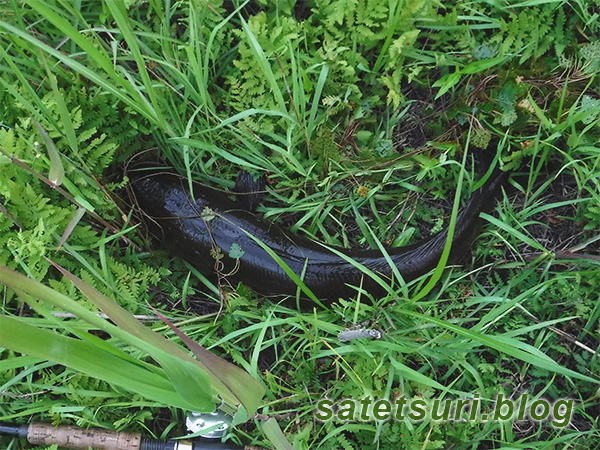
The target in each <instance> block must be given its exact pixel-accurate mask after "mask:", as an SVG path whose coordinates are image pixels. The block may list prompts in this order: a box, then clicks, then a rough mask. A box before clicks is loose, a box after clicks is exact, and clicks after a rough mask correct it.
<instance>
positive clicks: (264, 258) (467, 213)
mask: <svg viewBox="0 0 600 450" xmlns="http://www.w3.org/2000/svg"><path fill="white" fill-rule="evenodd" d="M132 178H133V181H132V187H133V191H134V193H135V196H136V199H137V202H138V204H139V206H140V208H141V209H142V211H143V212H144V213H145V215H147V216H148V217H149V218H150V221H149V222H150V223H151V224H153V228H154V229H155V230H154V231H155V234H156V235H157V237H158V238H160V239H161V241H162V242H163V246H164V247H165V248H166V249H168V250H169V251H171V252H172V253H173V254H175V255H177V256H180V257H182V258H185V259H186V260H188V261H189V262H190V263H191V264H193V265H194V266H195V267H196V268H197V269H198V270H200V271H201V272H203V273H205V274H216V273H217V272H220V273H221V275H227V274H230V275H228V280H233V281H241V282H242V283H244V284H245V285H246V286H248V287H250V288H252V289H253V290H255V291H256V292H258V293H260V294H264V295H286V296H295V295H296V293H297V292H298V286H297V284H296V283H295V282H294V281H293V280H292V279H291V278H290V276H288V274H286V272H285V271H284V269H283V268H282V266H281V265H280V264H279V263H278V262H277V261H276V260H275V259H274V258H273V257H272V256H271V255H270V254H269V253H268V252H267V251H266V250H265V249H264V248H263V247H262V246H261V245H260V244H259V243H257V242H256V241H255V240H254V239H252V238H251V237H250V236H254V237H255V238H256V239H257V240H260V241H261V242H262V243H263V244H264V245H266V246H267V247H269V248H270V249H271V250H272V251H273V253H274V254H275V255H276V256H277V257H278V258H280V259H281V261H282V262H283V263H285V264H286V265H287V266H288V267H289V269H291V270H292V271H293V272H294V273H295V274H296V275H298V277H300V278H301V279H302V280H303V282H304V284H305V285H306V286H307V287H308V289H310V291H312V293H313V294H314V295H315V296H316V297H317V298H318V299H320V300H327V301H334V300H337V299H338V298H340V297H351V296H355V295H356V294H357V290H356V289H355V288H353V287H352V286H361V287H362V289H364V290H365V291H366V292H368V293H370V294H372V295H374V296H381V295H385V292H386V291H385V289H384V288H382V286H381V285H380V284H379V283H377V282H376V281H375V280H373V279H372V278H371V277H369V276H367V275H365V274H364V272H363V271H361V270H360V269H359V268H357V267H356V266H355V265H354V264H352V263H351V262H349V261H348V259H351V260H352V261H354V262H355V263H358V264H361V265H363V266H364V267H365V268H367V269H368V270H370V271H372V272H373V273H375V274H377V275H378V276H379V277H381V278H383V279H384V280H385V281H387V282H390V281H391V280H392V279H393V278H394V276H393V271H392V268H391V267H390V264H389V263H388V261H387V260H386V258H385V257H384V256H383V255H382V253H381V252H380V251H379V250H354V249H346V248H341V247H328V246H325V245H323V244H320V243H318V242H316V241H313V240H310V239H308V238H305V237H303V236H300V235H296V234H294V233H291V232H290V231H287V230H283V229H281V228H280V227H279V226H277V225H276V224H274V223H272V222H269V221H267V220H265V219H262V218H261V217H258V216H257V215H255V214H253V213H252V212H250V211H248V210H246V209H243V208H241V207H240V205H239V204H238V203H237V202H235V201H233V200H231V199H230V198H229V196H228V195H227V194H225V193H223V192H221V191H217V190H215V189H212V188H210V187H207V186H204V185H200V184H195V185H194V199H195V200H192V196H191V195H190V191H189V187H188V181H187V179H186V178H183V177H181V176H179V175H175V174H173V173H169V172H167V171H162V170H154V171H150V172H148V171H147V172H140V173H139V174H138V175H133V177H132ZM505 179H506V174H505V173H503V172H500V171H496V172H494V173H493V174H492V175H491V176H490V178H489V179H488V180H487V181H486V183H485V184H484V185H483V186H482V187H481V188H480V189H478V190H477V191H475V192H474V193H473V195H472V196H471V198H470V200H469V202H468V204H467V205H466V206H465V207H464V208H463V209H462V210H461V211H460V212H459V214H458V217H457V220H456V225H455V230H454V237H453V242H452V249H451V253H450V257H449V261H448V263H449V264H455V263H457V262H459V260H460V259H461V258H462V257H463V256H464V255H465V253H466V252H467V250H468V249H469V247H470V245H471V243H472V242H473V240H474V239H475V237H476V236H477V234H478V231H479V226H480V219H479V213H480V212H481V211H484V210H487V209H488V208H490V207H491V206H492V205H493V204H494V202H495V197H496V195H497V193H498V192H499V190H500V186H501V185H502V184H503V182H504V180H505ZM245 181H247V180H245ZM242 184H243V183H242ZM239 185H240V183H238V188H237V189H236V190H238V191H239V190H240V186H239ZM250 204H252V205H254V204H256V201H255V198H254V197H253V200H252V201H251V202H250ZM447 233H448V230H447V229H446V230H443V231H441V232H440V233H438V234H436V235H433V236H431V237H429V238H427V239H424V240H422V241H419V242H417V243H415V244H412V245H408V246H405V247H399V248H392V249H390V250H389V251H388V255H389V257H390V259H391V261H392V263H393V264H394V265H395V266H396V268H397V270H398V272H399V273H400V274H401V275H402V278H403V279H404V281H405V282H408V281H411V280H414V279H415V278H418V277H420V276H421V275H424V274H426V273H428V272H429V271H431V270H432V269H433V268H435V267H436V265H437V264H438V262H439V260H440V257H441V255H442V251H443V249H444V246H445V244H446V237H447ZM330 248H333V249H334V250H335V251H336V252H337V254H336V252H334V251H332V250H330ZM217 255H219V256H218V262H217V258H216V256H217ZM340 255H344V256H345V258H344V257H343V256H340ZM300 297H301V298H303V299H306V298H308V296H307V295H306V293H304V292H300Z"/></svg>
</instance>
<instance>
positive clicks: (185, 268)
mask: <svg viewBox="0 0 600 450" xmlns="http://www.w3.org/2000/svg"><path fill="white" fill-rule="evenodd" d="M222 3H223V2H219V1H214V2H213V1H211V2H203V1H195V0H189V1H186V2H178V3H167V6H166V8H165V6H164V5H163V3H162V2H157V1H149V2H138V1H133V2H128V4H127V5H128V6H127V7H125V6H123V5H121V4H120V3H119V2H113V1H104V2H89V3H81V2H80V3H76V4H72V3H71V2H66V1H62V0H47V1H38V0H26V1H24V2H15V1H10V2H7V3H4V4H2V5H0V18H1V21H0V244H1V245H0V265H2V266H7V267H8V268H9V269H11V270H5V269H2V270H3V272H2V276H3V278H2V280H3V281H2V282H3V285H2V291H1V292H2V307H3V310H2V312H3V315H2V316H0V319H1V321H0V327H1V328H0V344H1V345H2V346H3V347H5V348H4V349H0V358H1V359H0V386H1V388H0V392H2V393H3V397H2V401H1V402H0V420H18V421H21V422H27V421H34V420H36V421H50V422H53V423H75V424H78V425H81V426H86V427H87V426H100V427H105V428H111V429H119V430H132V431H141V432H143V433H145V434H149V435H155V436H157V437H161V433H163V432H164V433H165V436H166V434H167V433H168V434H169V436H174V435H177V434H181V433H183V432H184V427H183V425H182V424H183V421H184V420H183V414H184V413H185V408H186V407H190V408H192V407H195V408H197V409H202V408H204V407H207V408H208V407H209V406H207V405H209V404H210V402H211V399H212V398H213V397H212V395H213V392H212V391H211V390H210V389H207V388H206V386H203V383H200V382H199V380H200V379H204V377H208V378H207V379H212V389H215V390H216V391H217V392H219V393H220V394H221V395H225V396H226V402H227V406H226V408H227V409H228V411H229V412H231V413H232V414H233V413H235V412H236V410H237V412H238V413H239V414H238V415H237V416H236V420H237V421H239V422H240V423H239V424H238V425H237V426H236V428H235V431H234V436H233V439H234V440H235V441H236V442H243V443H246V444H248V443H250V444H252V445H264V446H266V447H270V446H272V445H277V446H278V447H277V448H288V447H286V446H288V445H289V444H287V443H286V439H287V441H289V442H290V443H291V444H292V445H293V448H296V449H301V448H322V449H329V448H336V449H338V448H382V449H385V448H411V449H412V448H414V449H417V448H418V449H436V448H450V447H451V448H464V449H467V448H536V449H551V448H558V447H564V448H595V447H597V446H598V445H599V444H600V439H599V431H598V426H597V417H598V407H597V404H596V403H597V399H596V396H597V389H598V381H599V379H600V378H599V376H598V374H599V365H598V360H597V358H596V355H595V353H594V352H595V351H596V348H597V345H598V343H597V342H598V319H599V317H600V302H599V300H598V294H597V285H598V283H600V271H599V270H598V239H599V236H600V207H599V206H598V205H600V183H599V180H600V166H599V161H600V156H599V155H600V146H599V145H598V142H600V100H599V95H600V94H599V92H598V88H597V84H598V79H597V75H598V72H599V71H600V43H599V42H598V41H597V40H596V38H595V37H594V36H597V35H598V31H599V30H600V21H599V20H598V18H597V10H598V5H597V4H591V3H589V4H588V3H586V2H571V3H561V2H552V1H551V2H544V3H540V2H521V3H518V2H513V3H512V4H509V3H503V4H499V3H494V2H492V3H490V2H463V1H459V0H457V1H454V2H445V3H444V4H443V5H442V4H438V3H435V2H428V1H417V2H409V3H406V4H404V3H402V2H396V1H392V2H376V1H367V0H357V1H349V2H339V1H337V2H333V1H329V0H318V1H317V0H315V1H314V2H313V1H311V2H308V3H307V4H308V6H307V7H306V8H304V9H303V8H302V7H301V5H300V4H299V5H295V4H294V2H293V1H291V0H290V1H281V2H265V1H252V2H251V1H246V2H234V3H233V5H230V4H229V3H228V2H227V3H223V4H222ZM36 122H37V124H36ZM424 134H425V135H424ZM491 137H494V138H498V142H501V143H502V144H501V145H500V149H499V156H500V164H501V165H502V166H503V167H504V168H505V169H507V170H512V171H514V176H513V178H512V182H511V188H510V190H509V191H508V193H507V194H506V195H505V196H504V197H503V198H501V199H500V200H499V202H498V206H497V207H496V208H495V211H494V212H493V213H490V214H487V215H484V219H485V221H486V222H487V224H486V226H485V227H484V229H483V230H482V233H481V235H480V238H479V239H478V241H477V242H476V243H475V245H474V246H473V251H472V253H471V255H470V257H468V258H467V259H466V261H465V264H464V265H463V266H462V267H456V268H452V269H446V270H444V271H443V272H442V268H443V265H444V263H443V262H442V264H441V265H440V268H439V270H438V271H437V272H436V273H435V275H434V277H432V278H429V277H424V278H423V279H420V280H417V281H416V282H413V283H411V284H410V285H408V286H406V285H401V286H394V287H392V288H390V295H388V296H387V297H385V298H371V297H370V296H369V295H368V293H364V294H362V295H361V299H360V300H362V302H361V301H358V300H357V299H352V298H347V299H340V301H339V302H337V303H336V304H335V305H333V306H332V307H331V308H324V307H321V306H319V305H316V304H315V306H314V308H304V309H298V308H296V307H294V304H295V302H294V301H292V302H290V303H282V304H280V303H277V302H273V301H271V300H268V299H261V298H258V297H257V295H256V294H253V293H252V292H249V291H248V290H247V289H245V288H244V287H243V286H240V287H237V289H236V290H235V291H232V292H230V293H229V294H228V295H227V297H226V298H225V299H221V298H220V296H219V290H218V288H217V287H216V286H214V285H212V284H211V283H210V282H209V281H208V280H207V279H206V278H205V277H204V276H203V274H201V273H199V272H198V271H197V270H195V269H194V268H193V267H191V266H190V265H189V264H188V263H186V262H184V261H181V260H179V259H177V258H173V257H172V256H170V255H168V254H166V253H165V252H162V251H160V249H159V248H158V246H157V245H155V244H153V243H151V242H149V241H148V239H146V233H145V231H144V230H143V229H142V228H141V227H140V226H137V221H136V219H135V208H133V207H132V206H131V205H130V204H129V203H128V201H127V195H126V192H125V190H124V189H123V188H124V187H125V186H126V184H127V180H123V166H124V165H125V164H126V161H127V160H128V159H130V158H132V157H134V156H135V155H138V154H139V153H140V152H143V151H147V150H149V151H150V153H153V154H155V155H158V156H159V157H160V159H162V160H164V161H165V162H166V163H168V164H169V165H171V166H172V167H173V168H174V170H176V171H178V172H179V173H181V174H184V175H187V176H188V177H189V178H190V179H192V178H194V179H198V180H200V181H202V182H204V183H207V184H211V185H214V186H216V187H219V188H224V189H231V188H232V187H233V184H234V180H235V177H236V175H237V173H238V172H239V170H240V169H246V170H250V171H252V172H254V173H257V174H266V175H267V177H268V182H269V183H268V186H269V188H268V190H269V193H268V195H267V196H266V198H265V200H264V201H263V203H262V205H261V206H260V208H259V213H260V214H262V215H263V216H264V217H265V218H268V219H269V220H272V221H274V222H277V223H278V224H280V225H281V226H283V227H288V228H291V229H292V230H293V231H294V232H296V233H298V234H304V235H306V236H309V237H311V238H314V239H317V240H319V241H321V242H323V243H325V244H327V245H343V246H347V247H348V246H349V247H358V246H363V247H372V248H381V249H385V248H388V247H389V246H390V245H404V244H406V243H409V242H414V241H415V240H417V239H418V238H419V237H420V236H425V235H427V234H429V232H430V231H431V230H435V229H441V228H442V227H444V226H446V225H448V224H449V223H451V222H452V217H453V216H455V214H456V208H457V206H458V202H463V201H464V199H465V198H466V197H467V196H468V195H469V192H471V191H472V190H473V189H474V188H475V187H476V181H477V176H476V175H475V174H474V172H473V170H472V169H471V165H470V161H469V159H470V155H471V154H472V155H475V156H474V157H475V159H478V158H480V156H479V155H481V153H482V152H483V151H482V150H481V147H485V146H486V145H485V143H486V141H487V140H489V139H490V138H491ZM427 141H429V142H430V144H429V145H425V143H426V142H427ZM493 142H495V141H493ZM466 148H468V151H467V152H465V149H466ZM491 150H493V151H495V150H496V149H491ZM492 156H493V155H492ZM485 158H488V159H489V155H488V156H486V157H485ZM53 184H54V185H56V186H55V188H54V189H52V188H51V187H50V186H51V185H53ZM99 186H100V187H101V189H98V187H99ZM456 191H458V193H457V194H456V196H455V192H456ZM453 199H454V203H452V202H453ZM61 244H62V245H61ZM59 247H60V249H59V250H57V249H58V248H59ZM49 260H52V261H53V262H55V263H56V264H58V265H60V266H62V267H64V268H65V269H66V270H67V271H68V272H69V273H71V274H74V275H75V276H76V277H78V278H79V279H80V281H79V282H77V283H79V285H78V286H77V287H78V288H80V289H82V291H80V290H78V288H76V287H75V285H74V284H73V283H72V282H71V281H73V280H74V278H73V277H72V275H69V277H70V278H71V280H70V279H69V277H64V276H63V275H62V274H61V272H59V271H58V270H57V269H56V268H55V267H54V266H52V265H51V263H50V261H49ZM12 270H14V271H17V272H20V273H22V274H24V275H27V276H28V277H30V278H32V279H34V280H37V281H38V282H40V283H41V284H39V283H34V282H32V281H30V280H29V281H27V280H25V281H24V279H23V278H21V277H19V276H18V275H16V274H15V273H14V272H13V271H12ZM368 275H370V274H368ZM42 285H45V286H47V287H45V288H44V287H43V286H42ZM90 288H94V289H95V290H96V291H92V290H91V289H90ZM36 289H37V290H36ZM27 293H28V294H27ZM42 294H43V295H42ZM28 295H31V296H32V297H28ZM38 298H39V300H43V302H41V301H38V300H36V299H38ZM107 298H108V299H110V300H108V299H107ZM23 300H26V302H24V301H23ZM113 300H114V302H116V303H115V304H112V303H111V302H112V301H113ZM205 301H209V302H212V303H213V304H217V303H220V302H221V301H223V305H222V309H221V310H220V313H219V314H215V313H214V312H213V313H211V314H208V315H201V314H198V311H200V309H196V310H194V308H200V306H197V305H198V304H200V305H201V304H202V302H205ZM98 302H100V303H101V304H102V305H103V306H100V305H99V304H98ZM117 304H118V305H120V307H117V306H116V305H117ZM111 305H112V306H111ZM98 307H100V308H101V309H103V310H104V311H105V312H107V311H106V309H109V310H110V314H109V316H110V315H111V314H112V316H111V319H112V320H114V321H115V323H117V324H118V325H119V326H118V327H115V326H114V325H111V323H110V322H108V321H105V320H103V319H99V318H97V317H96V316H95V314H94V313H95V311H97V308H98ZM151 307H152V308H156V309H158V310H159V311H160V313H161V314H163V315H165V316H167V317H168V318H169V320H170V321H171V322H172V323H174V324H175V326H176V327H177V328H178V329H179V330H181V331H182V332H184V333H185V334H186V335H187V336H189V337H190V338H192V339H193V340H195V341H196V342H198V343H199V344H201V345H203V346H204V347H206V348H208V349H209V350H210V351H211V352H212V353H214V354H215V355H218V356H220V357H223V358H224V359H225V360H227V361H229V362H231V363H233V364H235V365H236V366H238V367H239V368H241V369H243V370H244V371H246V372H247V373H249V374H250V375H251V376H252V377H254V379H255V380H258V382H260V384H261V385H262V386H263V387H264V389H265V394H264V396H263V397H262V399H256V398H250V397H251V396H250V397H246V398H245V399H244V401H242V403H244V405H245V406H246V407H247V408H248V409H249V410H250V412H252V410H253V409H255V408H256V407H257V405H259V406H258V411H257V414H258V415H256V416H254V417H251V418H247V417H245V416H244V414H245V413H246V412H248V411H247V410H246V409H244V408H239V409H238V408H237V407H236V398H237V397H236V393H232V392H233V391H229V390H228V389H229V388H232V386H233V385H234V384H235V382H233V384H229V383H230V382H232V380H231V379H227V376H225V375H223V373H224V372H226V369H224V368H225V367H230V366H227V365H224V364H225V363H224V361H223V359H216V358H214V357H213V356H211V355H208V354H206V353H205V351H203V350H202V349H201V348H196V347H194V348H195V352H196V355H197V356H198V355H199V356H198V357H199V359H200V360H201V361H202V362H201V363H195V362H192V361H191V358H188V357H187V356H183V352H182V351H181V350H173V347H172V345H173V343H175V344H177V345H184V346H185V344H186V343H185V342H183V341H185V338H184V339H183V341H182V337H181V335H179V334H178V332H177V330H175V329H172V328H170V327H169V326H167V325H165V323H163V322H161V321H156V322H154V323H152V324H149V325H147V326H146V328H144V329H141V328H139V325H137V324H136V322H133V321H132V320H131V314H153V312H152V310H151ZM65 309H67V310H69V311H71V312H74V313H75V314H76V316H77V318H76V319H71V320H62V319H57V318H55V317H53V316H52V314H51V312H52V311H57V310H60V311H64V310H65ZM213 311H214V309H213ZM107 314H108V312H107ZM119 321H121V322H119ZM361 324H362V325H363V326H369V327H371V328H376V329H378V330H380V331H382V333H383V338H382V339H381V340H361V341H354V342H351V343H341V342H339V341H338V340H337V334H338V333H339V332H340V331H341V330H343V329H344V328H345V327H350V326H354V325H361ZM365 324H368V325H365ZM149 328H152V329H153V330H154V331H155V332H157V333H158V334H160V335H162V336H163V337H164V338H166V340H165V339H163V338H162V337H160V336H158V335H156V334H155V333H150V331H149ZM144 330H145V331H144ZM137 333H141V335H142V336H145V338H143V339H140V335H138V334H137ZM150 336H152V337H150ZM42 341H43V343H44V345H45V346H47V348H45V347H44V346H41V345H40V346H37V345H35V343H36V342H42ZM190 345H192V344H190ZM63 346H64V347H63ZM67 346H70V348H72V349H75V350H72V351H71V353H69V352H66V353H61V352H59V351H57V349H60V348H66V347H67ZM192 346H193V345H192ZM52 351H54V352H55V354H53V353H51V352H52ZM173 355H178V357H174V356H173ZM203 358H204V359H203ZM48 359H51V360H52V362H50V361H48ZM99 362H101V364H99ZM61 364H63V365H61ZM112 367H114V368H115V370H107V369H108V368H112ZM215 367H221V368H222V369H221V370H222V372H221V373H218V371H217V372H213V371H212V369H213V368H215ZM233 372H234V373H235V375H234V376H233V378H234V379H237V378H236V377H239V379H240V380H241V379H245V380H246V381H245V382H246V383H248V384H247V385H246V386H255V388H247V389H246V391H252V393H253V394H256V395H255V396H259V395H260V393H261V389H259V388H258V387H256V386H258V384H256V381H250V379H249V378H244V377H246V376H247V375H245V374H242V373H241V371H237V370H234V371H233ZM125 373H131V374H134V373H135V374H137V376H134V377H130V379H127V377H123V376H122V375H123V374H125ZM207 374H208V375H207ZM190 379H192V380H195V382H192V383H189V384H188V383H187V382H186V380H190ZM219 380H220V381H219ZM221 382H222V384H220V383H221ZM253 383H255V384H253ZM204 384H206V383H204ZM232 389H233V388H232ZM233 390H234V391H235V389H233ZM522 391H527V392H528V393H530V394H531V395H533V396H540V397H545V398H548V399H552V400H555V399H558V398H564V397H568V398H573V399H574V400H575V401H576V403H577V408H576V413H575V415H574V417H573V421H572V424H571V425H569V426H566V427H564V428H557V427H553V426H552V425H550V424H549V423H546V422H542V423H539V422H535V421H528V422H516V423H513V422H499V421H488V422H486V423H482V422H479V423H468V422H449V423H445V422H433V421H430V420H425V421H423V422H416V423H411V422H397V421H390V422H375V421H371V422H366V423H354V422H347V423H335V422H325V423H321V422H318V421H315V420H314V418H313V412H314V409H315V404H316V402H317V401H318V400H320V399H322V398H325V397H326V398H330V399H334V400H341V399H343V398H357V399H358V398H362V397H364V396H373V397H376V398H396V397H398V396H400V395H406V396H410V397H413V398H415V397H420V398H424V399H429V398H440V397H443V398H455V397H461V398H462V397H465V398H468V397H470V396H472V395H473V394H474V393H479V394H480V396H481V398H482V399H483V402H484V404H485V405H486V406H487V407H489V406H490V404H491V399H493V398H494V397H495V396H496V394H498V393H504V394H506V395H512V394H518V393H520V392H522ZM239 394H240V393H239V392H238V393H237V395H239ZM227 395H230V396H229V397H227ZM186 397H193V400H192V401H190V400H189V399H186ZM190 403H191V404H193V406H192V405H191V404H190ZM248 405H250V406H248ZM246 419H248V420H247V421H246ZM268 419H270V420H268ZM241 422H244V423H241ZM279 428H280V429H281V430H283V433H284V435H282V434H281V433H280V431H279ZM284 436H285V437H284ZM162 437H164V436H162ZM6 442H7V444H6V445H7V446H8V448H10V449H13V448H20V445H21V444H19V443H17V442H14V441H9V440H7V441H6ZM3 443H4V441H3Z"/></svg>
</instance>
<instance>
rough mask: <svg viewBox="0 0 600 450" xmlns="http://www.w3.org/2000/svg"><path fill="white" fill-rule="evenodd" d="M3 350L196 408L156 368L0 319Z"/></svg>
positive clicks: (155, 398) (151, 396) (169, 402)
mask: <svg viewBox="0 0 600 450" xmlns="http://www.w3.org/2000/svg"><path fill="white" fill-rule="evenodd" d="M0 346H2V347H5V348H8V349H10V350H12V351H15V352H19V353H24V354H27V355H29V357H33V358H38V359H44V360H50V361H53V362H56V363H58V364H62V365H64V366H67V367H70V368H72V369H74V370H78V371H80V372H83V373H86V374H87V375H90V376H92V377H95V378H99V379H102V380H105V381H107V382H109V383H114V384H116V385H119V386H121V387H123V388H125V389H127V390H129V391H132V392H136V393H138V394H141V395H143V396H145V397H146V398H148V399H150V400H153V401H157V402H161V403H164V404H166V405H172V406H175V407H178V408H185V409H189V408H190V407H193V406H195V405H194V404H193V403H191V402H188V401H187V400H185V399H184V398H182V397H181V396H180V395H179V394H178V393H177V391H176V390H175V389H174V388H173V385H172V384H171V383H170V382H169V380H168V379H167V377H166V376H164V375H160V374H159V373H157V371H156V370H155V369H154V368H152V369H150V368H149V367H148V366H147V364H144V363H142V362H139V363H137V364H133V363H131V361H130V360H129V359H128V358H126V357H124V358H119V357H118V356H116V355H115V354H112V353H107V352H105V351H103V350H100V349H99V348H97V347H95V346H94V345H92V344H90V343H88V342H85V341H81V340H78V339H74V338H69V337H66V336H61V335H59V334H56V333H53V332H51V331H47V330H42V329H39V328H37V327H34V326H32V325H29V324H26V323H24V322H22V321H20V320H16V319H13V318H10V317H7V316H0ZM115 350H116V349H115Z"/></svg>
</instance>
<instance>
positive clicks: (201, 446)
mask: <svg viewBox="0 0 600 450" xmlns="http://www.w3.org/2000/svg"><path fill="white" fill-rule="evenodd" d="M186 422H187V427H188V430H190V431H192V432H195V433H202V432H203V431H205V430H207V432H206V433H205V434H200V436H201V438H200V439H194V440H184V439H182V440H178V439H170V440H159V439H151V438H146V437H143V436H142V435H141V434H140V433H129V432H125V431H113V430H104V429H100V428H89V429H84V428H80V427H76V426H72V425H59V426H57V427H55V426H54V425H52V424H50V423H42V422H33V423H30V424H14V423H8V422H0V436H11V437H16V438H23V439H26V440H27V442H29V443H30V444H32V445H46V446H50V445H57V446H58V447H59V448H64V449H70V450H88V449H89V448H92V449H93V450H264V449H262V448H260V447H252V446H240V445H237V444H234V443H230V442H220V440H219V439H216V438H220V437H221V436H222V435H223V433H224V431H225V430H226V429H227V428H229V426H228V424H226V423H225V422H222V420H221V418H220V417H218V416H214V413H213V414H199V413H190V414H188V417H187V421H186Z"/></svg>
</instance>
